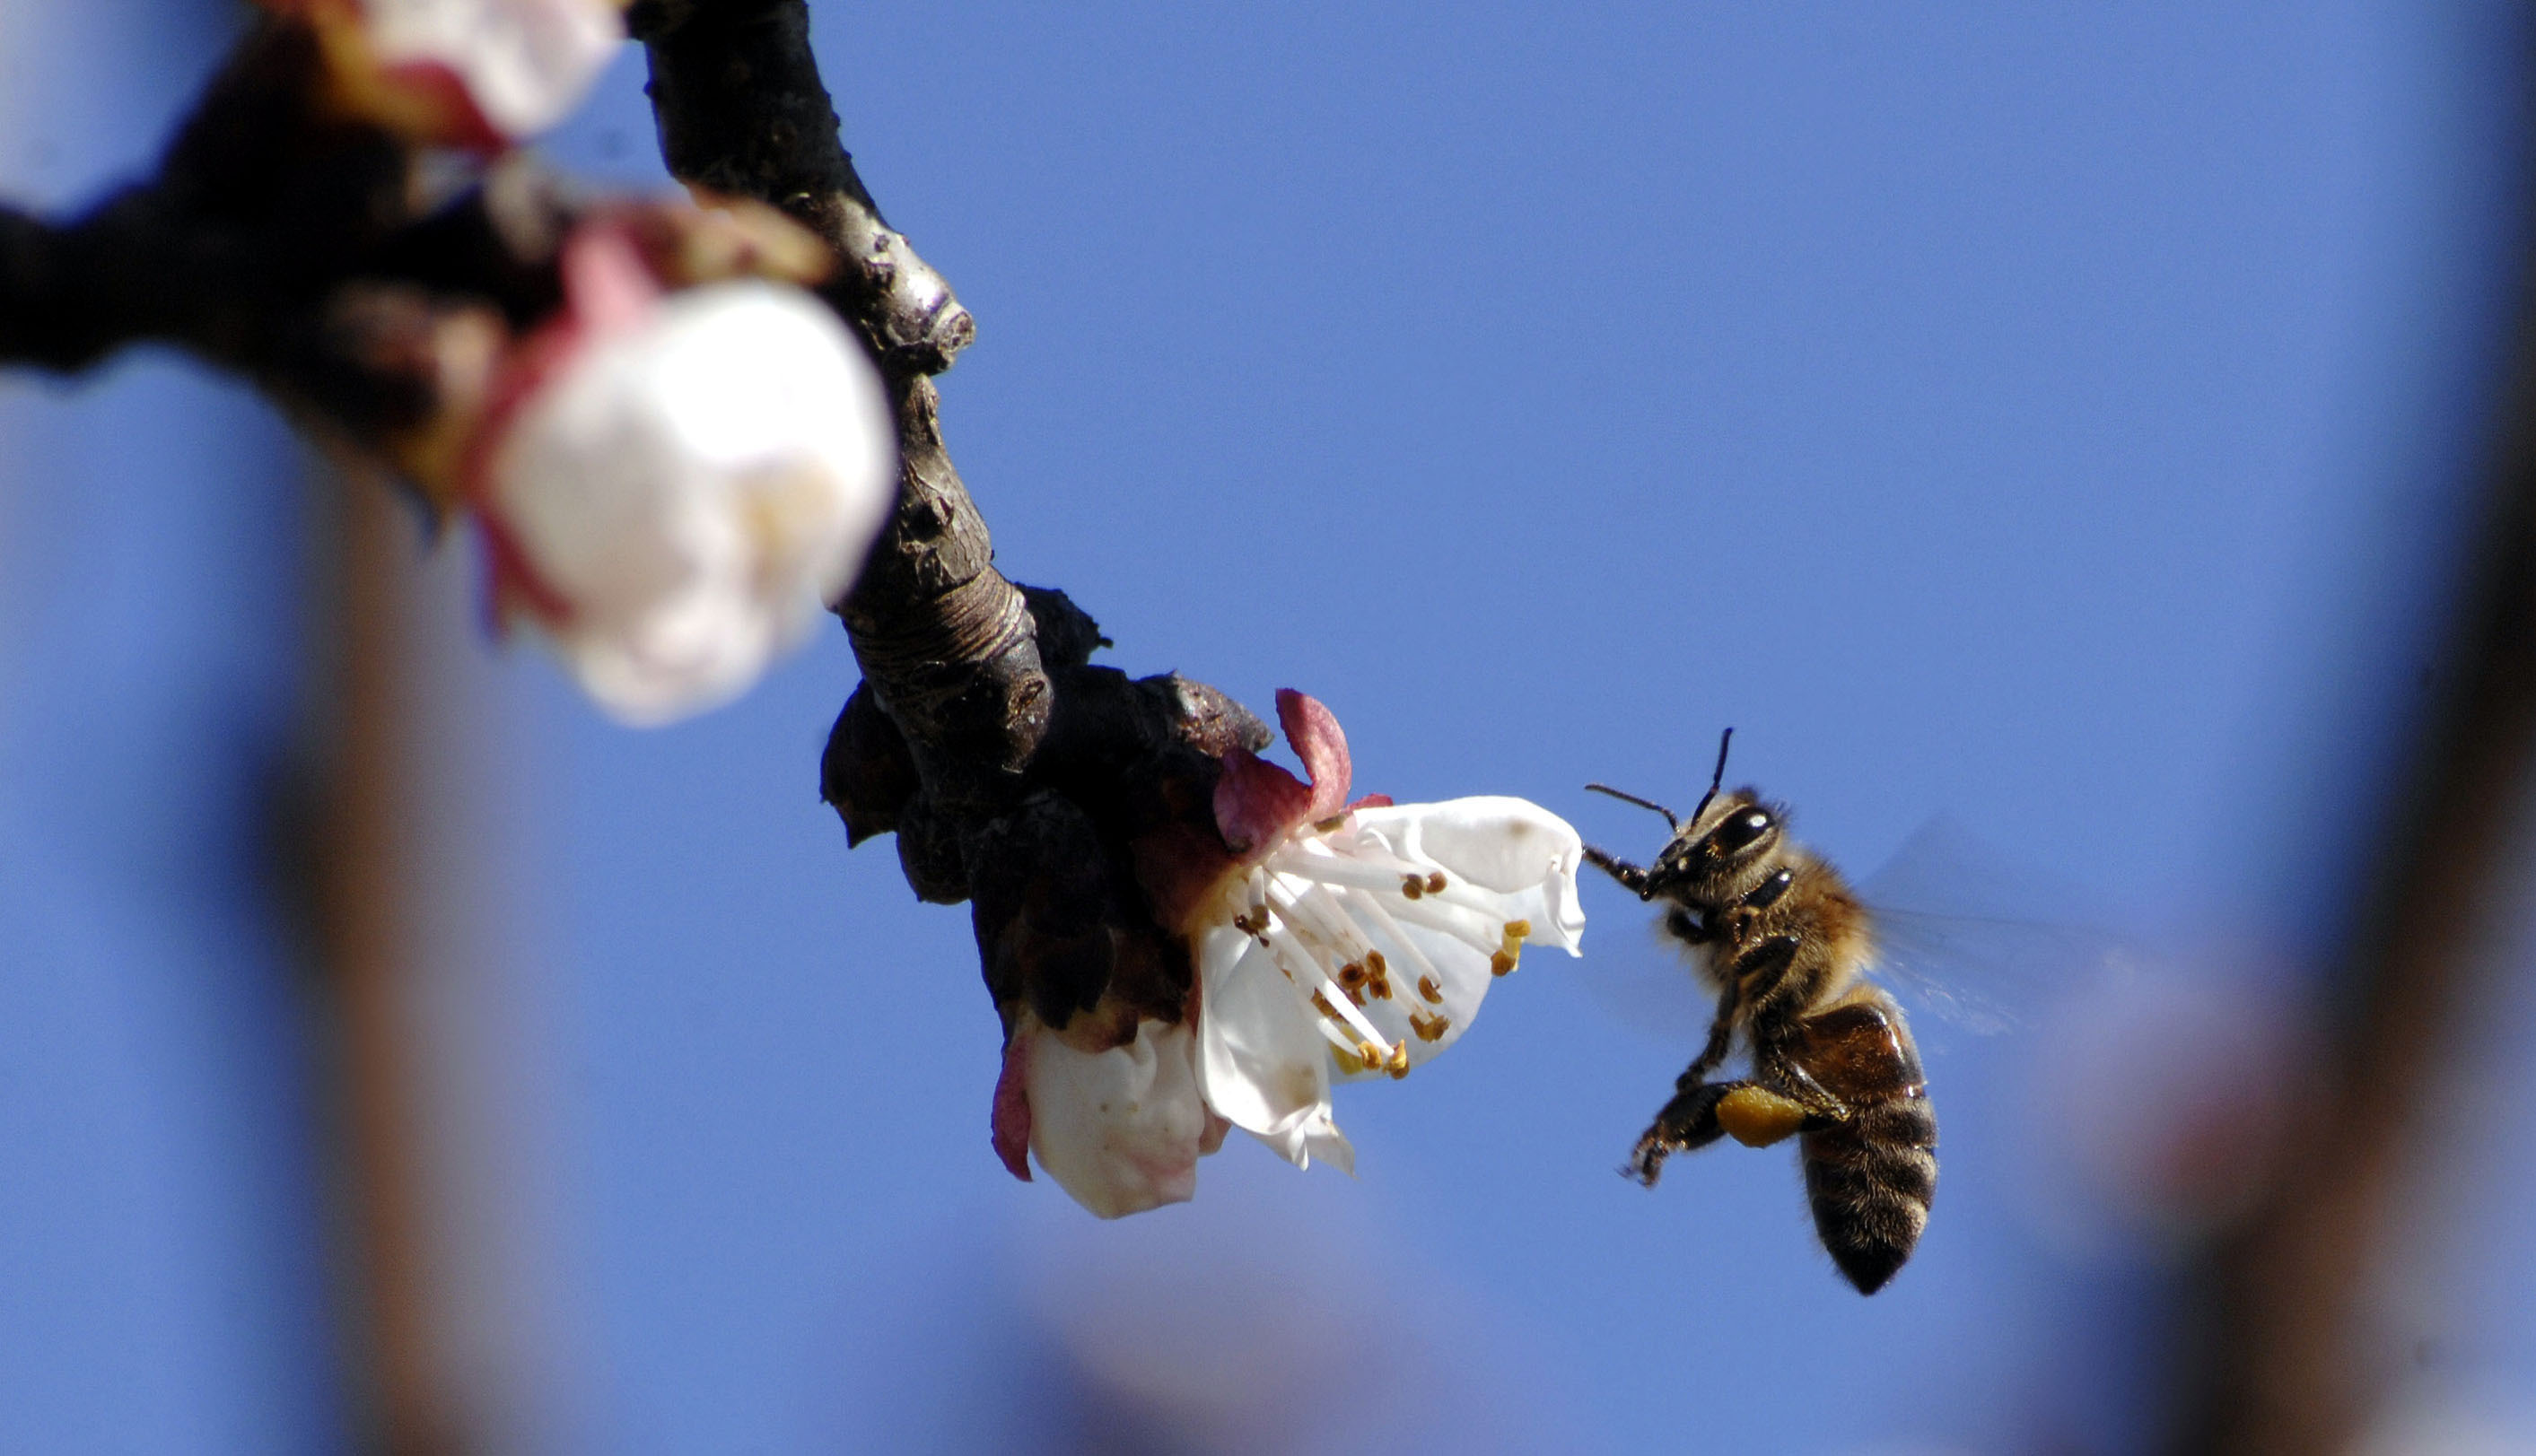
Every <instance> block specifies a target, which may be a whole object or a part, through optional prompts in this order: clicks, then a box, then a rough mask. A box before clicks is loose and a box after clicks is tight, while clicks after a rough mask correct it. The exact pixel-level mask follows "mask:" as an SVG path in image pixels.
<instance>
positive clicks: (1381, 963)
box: [1364, 950, 1391, 976]
mask: <svg viewBox="0 0 2536 1456" xmlns="http://www.w3.org/2000/svg"><path fill="white" fill-rule="evenodd" d="M1364 968H1365V969H1366V970H1368V971H1370V972H1372V973H1373V974H1374V975H1376V976H1380V975H1381V974H1382V973H1383V972H1385V971H1388V970H1390V969H1391V963H1390V962H1388V961H1386V960H1384V959H1383V958H1382V952H1380V951H1378V950H1369V951H1366V952H1365V953H1364Z"/></svg>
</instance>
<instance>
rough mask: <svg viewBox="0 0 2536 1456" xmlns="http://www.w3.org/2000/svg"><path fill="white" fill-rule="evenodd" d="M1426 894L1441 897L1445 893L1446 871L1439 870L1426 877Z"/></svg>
mask: <svg viewBox="0 0 2536 1456" xmlns="http://www.w3.org/2000/svg"><path fill="white" fill-rule="evenodd" d="M1443 893H1444V871H1442V870H1440V869H1439V870H1436V871H1435V872H1434V873H1433V874H1430V875H1428V876H1427V894H1429V895H1441V894H1443Z"/></svg>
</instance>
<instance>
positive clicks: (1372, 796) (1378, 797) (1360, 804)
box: [1348, 793, 1391, 809]
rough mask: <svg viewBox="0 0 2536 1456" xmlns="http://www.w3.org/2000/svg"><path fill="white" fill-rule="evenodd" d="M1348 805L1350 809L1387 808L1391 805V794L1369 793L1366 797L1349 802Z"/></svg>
mask: <svg viewBox="0 0 2536 1456" xmlns="http://www.w3.org/2000/svg"><path fill="white" fill-rule="evenodd" d="M1348 807H1349V808H1350V809H1387V808H1390V807H1391V795H1390V794H1388V793H1368V794H1366V795H1365V796H1364V797H1363V798H1361V799H1358V800H1356V801H1355V802H1354V803H1351V804H1349V805H1348Z"/></svg>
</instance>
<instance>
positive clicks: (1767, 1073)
mask: <svg viewBox="0 0 2536 1456" xmlns="http://www.w3.org/2000/svg"><path fill="white" fill-rule="evenodd" d="M1752 1061H1753V1067H1752V1072H1753V1079H1754V1081H1755V1082H1756V1083H1757V1084H1759V1085H1761V1086H1762V1087H1764V1088H1765V1090H1767V1091H1769V1092H1771V1093H1773V1094H1775V1095H1776V1096H1778V1097H1780V1098H1783V1099H1785V1100H1786V1101H1788V1102H1789V1103H1791V1104H1793V1105H1794V1106H1796V1107H1798V1108H1803V1109H1804V1111H1805V1120H1804V1121H1803V1122H1802V1123H1801V1124H1799V1125H1798V1126H1796V1127H1794V1128H1792V1129H1790V1130H1791V1131H1794V1132H1820V1131H1822V1130H1823V1129H1824V1128H1826V1127H1836V1126H1838V1125H1839V1124H1841V1123H1843V1122H1846V1121H1848V1120H1849V1118H1850V1108H1849V1104H1847V1103H1845V1102H1842V1101H1841V1100H1840V1099H1839V1098H1837V1097H1834V1096H1832V1094H1831V1091H1830V1089H1828V1088H1826V1087H1824V1086H1823V1085H1822V1084H1821V1083H1820V1082H1817V1081H1815V1080H1814V1077H1813V1074H1812V1073H1811V1072H1808V1071H1807V1070H1806V1069H1805V1068H1804V1067H1801V1066H1799V1065H1797V1064H1796V1062H1795V1061H1794V1060H1793V1059H1791V1058H1790V1057H1789V1056H1788V1054H1787V1053H1786V1052H1785V1051H1784V1050H1782V1049H1780V1048H1778V1047H1775V1046H1774V1047H1765V1048H1762V1049H1760V1050H1758V1051H1756V1052H1754V1054H1753V1058H1752Z"/></svg>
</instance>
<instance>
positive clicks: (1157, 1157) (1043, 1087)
mask: <svg viewBox="0 0 2536 1456" xmlns="http://www.w3.org/2000/svg"><path fill="white" fill-rule="evenodd" d="M1014 1047H1015V1048H1016V1049H1015V1050H1013V1051H1011V1052H1009V1053H1008V1054H1007V1058H1006V1061H1007V1067H1008V1075H1012V1074H1013V1073H1015V1072H1017V1073H1018V1075H1019V1077H1020V1080H1021V1083H1022V1087H1023V1089H1024V1092H1025V1095H1026V1096H1027V1098H1028V1100H1029V1107H1030V1108H1031V1113H1030V1117H1029V1124H1030V1125H1029V1130H1028V1133H1027V1140H1028V1146H1029V1148H1030V1151H1031V1153H1032V1154H1034V1155H1035V1156H1036V1157H1037V1158H1038V1159H1039V1166H1040V1167H1041V1168H1044V1169H1046V1171H1047V1173H1048V1175H1049V1176H1050V1177H1053V1178H1055V1179H1056V1181H1057V1185H1058V1186H1059V1187H1062V1188H1063V1189H1065V1191H1066V1192H1068V1193H1070V1194H1072V1195H1073V1197H1074V1201H1075V1202H1077V1203H1080V1204H1082V1205H1083V1206H1084V1207H1085V1208H1087V1209H1090V1210H1091V1211H1092V1212H1093V1213H1095V1214H1098V1215H1100V1216H1101V1217H1102V1218H1105V1219H1114V1218H1119V1217H1122V1216H1124V1215H1127V1214H1131V1213H1143V1212H1144V1211H1145V1210H1147V1209H1149V1208H1158V1207H1160V1206H1162V1205H1163V1204H1166V1203H1185V1202H1187V1201H1188V1199H1189V1197H1190V1196H1191V1195H1192V1194H1194V1193H1195V1192H1196V1191H1197V1161H1198V1159H1200V1158H1202V1157H1204V1156H1205V1155H1207V1154H1209V1153H1212V1152H1214V1151H1215V1150H1216V1149H1217V1148H1219V1147H1221V1146H1223V1143H1224V1134H1225V1131H1226V1127H1225V1122H1224V1119H1223V1118H1221V1117H1217V1116H1215V1115H1213V1114H1212V1113H1210V1112H1209V1111H1208V1110H1207V1107H1206V1104H1205V1102H1204V1101H1203V1100H1202V1099H1201V1098H1200V1097H1199V1096H1198V1090H1197V1060H1196V1054H1195V1047H1196V1039H1195V1038H1194V1037H1193V1036H1192V1035H1191V1034H1190V1032H1189V1029H1188V1027H1187V1026H1186V1025H1185V1024H1181V1025H1170V1026H1167V1025H1165V1024H1164V1023H1162V1022H1159V1021H1151V1020H1148V1021H1144V1022H1142V1023H1140V1024H1139V1025H1138V1026H1137V1028H1136V1040H1135V1041H1133V1042H1130V1043H1128V1044H1126V1045H1123V1046H1113V1047H1111V1048H1110V1049H1109V1050H1107V1051H1083V1050H1080V1049H1078V1048H1076V1047H1074V1046H1071V1045H1067V1044H1066V1042H1065V1040H1064V1039H1063V1038H1062V1037H1060V1036H1059V1035H1058V1034H1056V1033H1054V1032H1051V1031H1049V1030H1048V1029H1047V1028H1046V1027H1045V1026H1042V1025H1040V1023H1039V1020H1038V1018H1037V1017H1035V1016H1031V1015H1030V1014H1029V1013H1027V1012H1026V1013H1024V1024H1023V1025H1022V1026H1021V1027H1020V1028H1018V1029H1017V1031H1016V1034H1015V1040H1014ZM1014 1157H1015V1158H1016V1159H1018V1151H1017V1150H1016V1151H1015V1153H1014Z"/></svg>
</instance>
